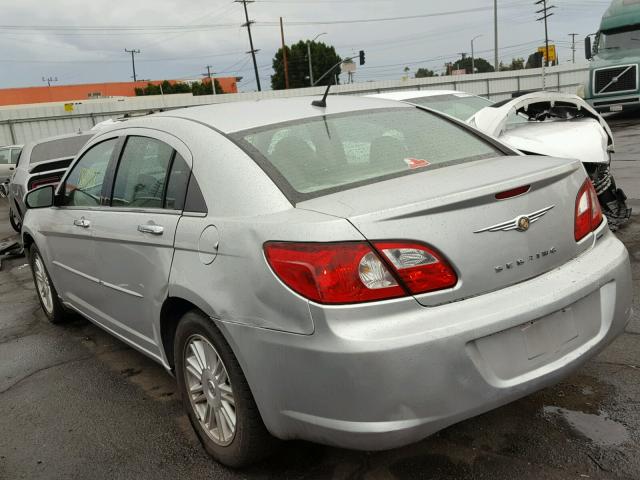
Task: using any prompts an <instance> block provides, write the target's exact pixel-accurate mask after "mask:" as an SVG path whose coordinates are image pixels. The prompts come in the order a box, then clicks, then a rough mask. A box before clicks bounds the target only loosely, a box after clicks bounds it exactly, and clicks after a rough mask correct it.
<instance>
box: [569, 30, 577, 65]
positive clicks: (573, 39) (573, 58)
mask: <svg viewBox="0 0 640 480" xmlns="http://www.w3.org/2000/svg"><path fill="white" fill-rule="evenodd" d="M569 36H570V37H571V62H572V63H576V37H577V36H578V34H577V33H570V34H569Z"/></svg>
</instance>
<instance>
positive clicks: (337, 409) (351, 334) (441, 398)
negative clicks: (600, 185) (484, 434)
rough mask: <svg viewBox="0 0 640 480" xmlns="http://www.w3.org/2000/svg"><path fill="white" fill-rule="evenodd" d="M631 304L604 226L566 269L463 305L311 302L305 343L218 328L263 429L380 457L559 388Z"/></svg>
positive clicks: (625, 271) (616, 329) (616, 244)
mask: <svg viewBox="0 0 640 480" xmlns="http://www.w3.org/2000/svg"><path fill="white" fill-rule="evenodd" d="M631 296H632V291H631V273H630V265H629V257H628V254H627V251H626V249H625V247H624V245H622V243H621V242H620V241H618V240H617V239H616V238H615V237H614V236H613V235H612V234H611V233H610V232H609V231H608V230H606V229H605V233H604V234H603V236H602V238H601V239H600V240H598V242H597V245H596V246H595V247H594V248H593V249H592V250H590V251H589V252H587V253H585V254H583V255H581V256H580V257H579V258H577V259H574V260H573V261H571V262H569V263H567V264H565V265H564V266H563V267H561V268H558V269H556V270H553V271H551V272H548V273H547V274H545V275H543V276H540V277H537V278H535V279H532V280H530V281H527V282H523V283H521V284H517V285H514V286H512V287H509V288H506V289H503V290H500V291H496V292H493V293H489V294H485V295H481V296H478V297H475V298H471V299H467V300H464V301H461V302H457V303H451V304H446V305H442V306H439V307H431V308H425V307H422V306H420V305H419V304H418V303H417V302H415V300H413V299H401V300H397V301H390V302H383V303H378V304H370V305H366V306H362V305H360V306H348V307H344V306H342V307H330V308H327V307H323V306H317V305H311V307H310V308H311V313H312V316H313V319H314V323H315V332H314V334H313V335H309V336H304V335H291V334H285V333H281V332H273V331H269V330H260V329H255V328H248V327H243V326H240V325H234V324H226V323H222V329H223V331H225V334H226V336H227V338H228V339H229V341H230V343H231V345H232V347H233V348H234V350H235V352H236V354H237V355H238V357H239V360H240V363H241V364H242V366H243V369H244V371H245V374H246V376H247V379H248V381H249V384H250V386H251V389H252V391H253V394H254V397H255V399H256V402H257V404H258V407H259V409H260V412H261V414H262V416H263V420H264V422H265V425H266V426H267V428H268V429H269V430H270V431H271V433H273V434H274V435H275V436H277V437H280V438H283V439H292V438H300V439H306V440H311V441H316V442H319V443H325V444H330V445H336V446H340V447H346V448H354V449H365V450H383V449H389V448H394V447H398V446H402V445H406V444H409V443H413V442H415V441H418V440H420V439H422V438H424V437H426V436H428V435H430V434H432V433H434V432H436V431H438V430H440V429H442V428H445V427H447V426H449V425H451V424H453V423H456V422H458V421H461V420H464V419H466V418H469V417H472V416H475V415H478V414H480V413H482V412H485V411H487V410H490V409H493V408H495V407H498V406H500V405H503V404H505V403H508V402H511V401H513V400H515V399H518V398H520V397H523V396H525V395H527V394H529V393H532V392H535V391H537V390H539V389H541V388H543V387H545V386H548V385H550V384H553V383H555V382H557V381H558V380H559V379H561V378H562V377H563V376H565V375H567V374H569V373H571V372H573V371H574V370H575V369H576V368H578V367H579V366H580V365H581V364H583V363H584V362H585V361H586V360H587V359H589V358H590V357H592V356H593V355H595V354H596V353H597V352H599V351H600V350H601V349H602V348H604V347H605V346H606V345H607V344H608V343H609V342H611V341H612V340H613V339H614V338H616V337H617V336H618V335H619V334H620V333H622V332H623V330H624V328H625V326H626V324H627V322H628V319H629V318H630V315H631Z"/></svg>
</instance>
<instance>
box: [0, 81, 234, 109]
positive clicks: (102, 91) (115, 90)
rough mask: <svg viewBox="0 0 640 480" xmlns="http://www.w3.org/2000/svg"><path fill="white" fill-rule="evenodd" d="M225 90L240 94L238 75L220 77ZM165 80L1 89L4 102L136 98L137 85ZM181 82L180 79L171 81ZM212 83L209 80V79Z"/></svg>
mask: <svg viewBox="0 0 640 480" xmlns="http://www.w3.org/2000/svg"><path fill="white" fill-rule="evenodd" d="M216 80H218V82H219V84H220V86H221V87H222V90H223V91H224V93H238V86H237V83H236V81H237V79H236V77H223V78H219V77H216ZM162 82H163V80H152V81H143V82H112V83H83V84H79V85H51V86H50V87H49V86H45V87H24V88H3V89H0V105H24V104H29V103H46V102H70V101H76V100H87V99H91V98H105V97H135V96H136V92H135V89H136V88H144V87H146V86H147V84H149V83H152V84H154V85H159V84H161V83H162ZM169 82H171V83H178V82H179V81H178V80H169ZM205 82H206V83H209V79H208V78H207V79H205Z"/></svg>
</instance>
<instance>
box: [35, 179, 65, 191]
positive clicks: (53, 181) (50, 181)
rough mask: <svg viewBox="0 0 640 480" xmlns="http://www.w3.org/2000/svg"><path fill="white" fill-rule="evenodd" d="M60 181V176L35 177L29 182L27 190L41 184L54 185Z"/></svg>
mask: <svg viewBox="0 0 640 480" xmlns="http://www.w3.org/2000/svg"><path fill="white" fill-rule="evenodd" d="M58 182H60V177H44V178H36V179H34V180H31V182H29V191H31V190H34V189H36V188H38V187H41V186H43V185H51V184H53V185H56V184H57V183H58Z"/></svg>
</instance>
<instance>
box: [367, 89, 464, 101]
mask: <svg viewBox="0 0 640 480" xmlns="http://www.w3.org/2000/svg"><path fill="white" fill-rule="evenodd" d="M456 94H458V95H460V94H464V92H459V91H457V90H401V91H399V92H387V93H376V94H374V95H368V97H370V98H382V99H385V100H396V101H403V100H409V99H411V98H423V97H438V96H440V95H456ZM465 95H470V94H465Z"/></svg>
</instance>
